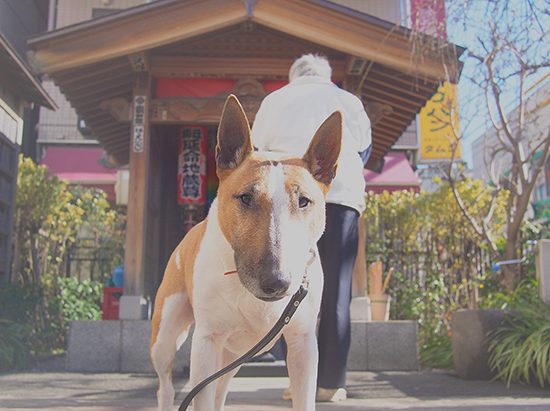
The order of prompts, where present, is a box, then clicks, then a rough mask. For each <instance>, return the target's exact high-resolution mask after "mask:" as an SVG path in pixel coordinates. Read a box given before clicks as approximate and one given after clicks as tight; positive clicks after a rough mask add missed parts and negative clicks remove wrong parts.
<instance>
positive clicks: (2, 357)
mask: <svg viewBox="0 0 550 411" xmlns="http://www.w3.org/2000/svg"><path fill="white" fill-rule="evenodd" d="M29 330H30V326H29V325H27V324H17V323H14V322H12V321H9V320H6V319H0V371H10V370H22V369H25V368H27V367H28V365H29V348H28V346H27V344H26V341H27V336H28V334H29Z"/></svg>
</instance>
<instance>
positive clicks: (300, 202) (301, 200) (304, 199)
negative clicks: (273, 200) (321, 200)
mask: <svg viewBox="0 0 550 411" xmlns="http://www.w3.org/2000/svg"><path fill="white" fill-rule="evenodd" d="M310 204H311V200H310V199H309V198H307V197H304V196H300V198H299V199H298V207H300V208H306V207H307V206H308V205H310Z"/></svg>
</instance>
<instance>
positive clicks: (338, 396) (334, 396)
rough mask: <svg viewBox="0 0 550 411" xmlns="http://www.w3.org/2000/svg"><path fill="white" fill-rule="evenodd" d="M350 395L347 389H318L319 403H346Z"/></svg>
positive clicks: (317, 399)
mask: <svg viewBox="0 0 550 411" xmlns="http://www.w3.org/2000/svg"><path fill="white" fill-rule="evenodd" d="M347 398H348V393H347V391H346V389H345V388H321V387H319V388H317V398H316V401H317V402H338V401H345V400H347Z"/></svg>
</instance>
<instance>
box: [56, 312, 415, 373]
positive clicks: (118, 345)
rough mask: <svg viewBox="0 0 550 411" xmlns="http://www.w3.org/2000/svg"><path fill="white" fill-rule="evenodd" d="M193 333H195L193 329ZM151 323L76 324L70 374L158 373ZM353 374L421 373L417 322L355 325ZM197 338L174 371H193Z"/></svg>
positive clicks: (184, 348) (69, 356)
mask: <svg viewBox="0 0 550 411" xmlns="http://www.w3.org/2000/svg"><path fill="white" fill-rule="evenodd" d="M191 332H192V330H191ZM150 340H151V321H148V320H113V321H72V322H71V329H70V333H69V342H68V353H67V370H68V371H71V372H124V373H140V372H154V369H153V365H152V363H151V359H150V357H149V346H150ZM351 340H352V341H351V347H350V352H349V356H348V369H349V370H350V371H416V370H417V369H418V348H417V324H416V322H414V321H389V322H376V321H375V322H367V321H352V328H351ZM190 353H191V336H190V337H189V338H188V339H187V341H186V342H185V343H184V344H183V346H182V347H181V348H180V350H179V351H178V352H177V353H176V357H175V359H174V366H173V369H174V373H180V372H185V370H188V368H189V357H190Z"/></svg>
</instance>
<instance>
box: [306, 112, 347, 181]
mask: <svg viewBox="0 0 550 411" xmlns="http://www.w3.org/2000/svg"><path fill="white" fill-rule="evenodd" d="M341 148H342V113H341V112H339V111H335V112H334V113H332V114H331V115H330V116H329V117H328V118H327V119H326V120H325V121H324V123H323V124H321V126H320V127H319V129H318V130H317V132H316V133H315V136H314V137H313V139H312V140H311V142H310V143H309V147H308V149H307V151H306V153H305V154H304V156H303V157H302V160H303V161H304V162H306V163H307V164H308V167H309V170H310V171H311V174H312V175H313V177H314V178H315V179H316V180H317V181H320V182H321V183H323V184H325V185H327V186H328V185H330V183H331V182H332V180H333V179H334V176H335V175H336V168H337V167H338V158H339V157H340V150H341Z"/></svg>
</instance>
